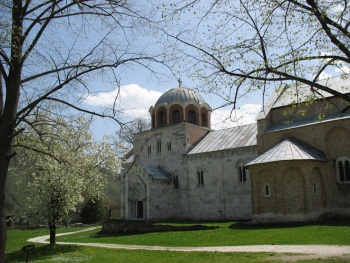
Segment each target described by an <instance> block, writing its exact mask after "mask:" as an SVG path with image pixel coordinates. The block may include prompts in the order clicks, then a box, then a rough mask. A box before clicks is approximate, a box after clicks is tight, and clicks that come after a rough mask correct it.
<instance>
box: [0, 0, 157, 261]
mask: <svg viewBox="0 0 350 263" xmlns="http://www.w3.org/2000/svg"><path fill="white" fill-rule="evenodd" d="M152 12H153V11H152V8H150V6H149V2H145V1H137V0H136V1H132V2H128V1H123V0H97V1H95V0H79V1H75V0H72V1H66V0H48V1H39V0H27V1H23V0H13V1H10V0H0V138H1V140H2V141H1V144H0V262H1V263H3V262H4V257H5V244H6V221H5V214H4V206H5V185H6V180H7V173H8V167H9V163H10V160H11V159H12V158H13V157H14V156H15V155H16V153H15V152H14V151H13V148H12V141H13V139H14V138H15V137H16V136H17V135H18V134H20V133H21V132H22V131H23V130H22V127H21V124H22V123H23V122H25V121H26V119H28V117H29V116H30V115H33V114H34V113H35V112H36V111H37V109H39V108H46V107H47V106H48V104H53V103H54V104H56V107H59V106H57V105H60V107H61V111H63V112H65V110H66V108H67V107H70V108H73V109H75V110H79V111H81V112H85V113H88V114H92V115H97V116H100V117H108V118H112V119H114V120H115V121H117V122H118V121H119V119H118V111H117V110H115V108H112V109H110V110H109V111H107V112H106V111H101V112H94V111H91V110H89V109H87V108H84V107H83V106H84V105H82V103H81V102H82V101H83V100H84V99H85V98H86V96H87V95H88V94H89V93H91V92H97V90H96V88H95V86H96V83H97V82H98V81H99V80H100V79H101V78H103V79H104V82H103V85H102V86H100V87H101V88H102V89H104V90H106V89H108V88H109V87H112V88H113V89H114V88H115V87H116V86H118V85H119V83H120V73H121V71H122V68H123V67H132V66H134V65H138V66H141V67H145V68H147V69H150V70H151V67H152V63H161V62H162V61H161V59H160V58H159V57H158V56H156V55H155V54H152V53H151V52H149V49H148V44H149V41H147V40H149V39H150V38H149V36H151V33H152V26H151V23H150V22H151V18H152V15H153V13H152ZM147 30H148V32H147ZM141 36H147V37H148V38H147V37H146V38H145V41H143V42H142V44H140V43H141V42H138V43H136V42H137V41H136V40H137V39H138V38H139V37H141ZM65 113H66V112H65Z"/></svg>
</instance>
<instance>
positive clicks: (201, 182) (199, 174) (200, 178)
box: [197, 170, 204, 185]
mask: <svg viewBox="0 0 350 263" xmlns="http://www.w3.org/2000/svg"><path fill="white" fill-rule="evenodd" d="M197 180H198V185H204V176H203V171H200V170H198V171H197Z"/></svg>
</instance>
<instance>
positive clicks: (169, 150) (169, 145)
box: [167, 142, 171, 152]
mask: <svg viewBox="0 0 350 263" xmlns="http://www.w3.org/2000/svg"><path fill="white" fill-rule="evenodd" d="M167 145H168V152H171V142H168V143H167Z"/></svg>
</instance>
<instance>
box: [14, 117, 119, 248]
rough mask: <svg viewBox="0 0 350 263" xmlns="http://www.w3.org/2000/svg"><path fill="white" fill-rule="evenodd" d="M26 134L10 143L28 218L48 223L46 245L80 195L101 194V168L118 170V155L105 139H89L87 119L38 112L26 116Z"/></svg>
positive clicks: (53, 236) (91, 195) (96, 195)
mask: <svg viewBox="0 0 350 263" xmlns="http://www.w3.org/2000/svg"><path fill="white" fill-rule="evenodd" d="M26 122H27V124H26V125H21V127H23V128H24V127H25V132H23V133H21V134H20V135H18V136H17V137H16V138H15V139H14V141H13V148H14V149H15V150H17V151H18V153H19V154H18V155H17V156H16V157H15V163H16V165H13V166H11V169H12V171H11V172H12V174H13V173H16V174H17V172H18V173H19V174H20V176H17V178H16V179H17V180H18V181H23V183H22V185H26V186H27V187H26V188H27V189H30V192H29V194H28V196H27V199H28V202H27V206H26V207H25V208H24V209H25V210H26V213H28V214H30V218H31V220H32V221H35V222H37V223H38V222H40V223H47V224H48V226H49V229H50V244H52V245H53V244H55V243H56V241H55V240H56V227H57V225H58V224H62V223H63V222H65V221H66V220H67V219H68V218H69V212H70V211H74V210H75V208H76V207H77V206H78V205H81V204H82V203H83V201H84V200H85V198H87V199H88V200H89V199H90V198H91V197H94V198H100V197H102V193H103V191H104V187H105V183H106V176H105V172H104V171H109V172H110V173H114V174H115V175H116V174H117V172H118V170H119V169H120V166H119V163H120V162H119V159H118V158H117V156H116V153H115V151H114V150H113V149H112V147H111V146H110V145H109V144H107V143H105V142H94V141H93V140H92V136H91V134H90V131H89V124H90V122H89V121H87V120H85V119H84V118H82V117H79V118H78V119H76V120H65V119H63V118H52V117H51V116H50V115H47V114H46V116H42V115H37V116H35V117H32V118H28V119H27V121H26Z"/></svg>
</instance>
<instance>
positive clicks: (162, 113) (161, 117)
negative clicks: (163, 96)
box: [160, 111, 166, 125]
mask: <svg viewBox="0 0 350 263" xmlns="http://www.w3.org/2000/svg"><path fill="white" fill-rule="evenodd" d="M165 124H166V114H165V112H164V111H162V112H161V113H160V125H165Z"/></svg>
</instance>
